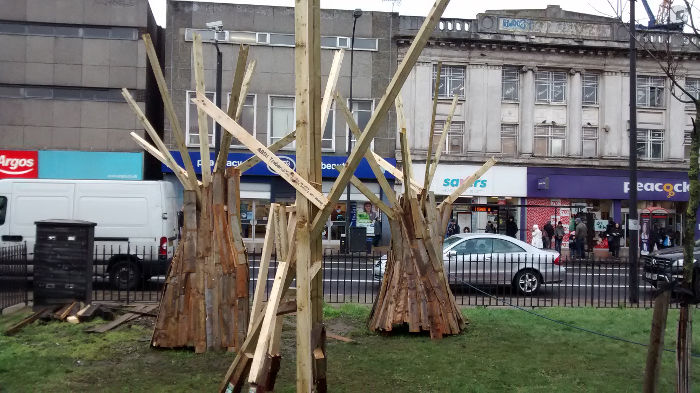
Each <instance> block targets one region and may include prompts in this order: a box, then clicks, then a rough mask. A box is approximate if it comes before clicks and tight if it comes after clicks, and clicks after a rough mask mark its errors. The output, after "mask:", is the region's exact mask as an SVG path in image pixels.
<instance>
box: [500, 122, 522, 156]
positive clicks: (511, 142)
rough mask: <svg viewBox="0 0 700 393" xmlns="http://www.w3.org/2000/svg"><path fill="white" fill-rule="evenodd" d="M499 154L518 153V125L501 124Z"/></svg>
mask: <svg viewBox="0 0 700 393" xmlns="http://www.w3.org/2000/svg"><path fill="white" fill-rule="evenodd" d="M501 154H503V155H505V156H517V155H518V125H517V124H501Z"/></svg>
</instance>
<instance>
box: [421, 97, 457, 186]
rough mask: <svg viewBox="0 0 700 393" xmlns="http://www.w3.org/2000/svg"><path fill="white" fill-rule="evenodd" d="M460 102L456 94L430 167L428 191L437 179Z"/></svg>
mask: <svg viewBox="0 0 700 393" xmlns="http://www.w3.org/2000/svg"><path fill="white" fill-rule="evenodd" d="M458 101H459V95H457V94H455V96H454V98H452V105H451V106H450V111H449V112H448V114H447V120H445V125H444V126H443V127H442V134H440V141H438V145H437V150H435V160H434V161H433V164H432V165H431V166H430V174H429V176H428V189H430V183H431V182H432V181H433V177H435V171H436V170H437V166H438V164H439V163H440V156H441V155H442V150H443V149H444V148H445V140H447V134H448V133H449V131H450V126H451V125H452V117H453V116H454V114H455V109H456V108H457V102H458Z"/></svg>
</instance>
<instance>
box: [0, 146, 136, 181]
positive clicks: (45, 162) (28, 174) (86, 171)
mask: <svg viewBox="0 0 700 393" xmlns="http://www.w3.org/2000/svg"><path fill="white" fill-rule="evenodd" d="M9 178H15V179H16V178H24V179H73V180H143V153H142V152H138V153H132V152H95V151H73V150H39V151H36V150H0V179H9Z"/></svg>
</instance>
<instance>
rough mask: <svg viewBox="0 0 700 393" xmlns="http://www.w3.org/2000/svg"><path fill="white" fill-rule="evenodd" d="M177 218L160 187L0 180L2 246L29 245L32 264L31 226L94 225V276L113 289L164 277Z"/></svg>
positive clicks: (169, 190)
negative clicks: (68, 222)
mask: <svg viewBox="0 0 700 393" xmlns="http://www.w3.org/2000/svg"><path fill="white" fill-rule="evenodd" d="M178 212H179V208H178V205H177V198H176V195H175V189H174V188H173V185H172V184H171V183H168V182H164V181H119V180H52V179H0V245H8V244H16V243H18V242H27V253H28V254H29V258H31V257H32V255H33V252H34V243H35V240H36V239H35V237H36V226H35V225H34V222H35V221H39V220H46V219H56V218H58V219H76V220H86V221H92V222H95V223H97V226H96V227H95V266H96V267H95V273H96V274H97V275H102V276H104V277H108V278H109V280H110V282H111V284H112V285H113V286H114V287H116V288H117V289H134V288H135V287H136V286H137V285H138V284H139V283H142V282H144V281H145V280H147V279H149V278H150V277H153V276H159V275H164V274H166V273H167V269H168V265H169V263H170V260H171V259H172V256H173V252H174V250H175V247H176V245H177V239H178Z"/></svg>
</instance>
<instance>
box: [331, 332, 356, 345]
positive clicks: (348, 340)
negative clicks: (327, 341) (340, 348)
mask: <svg viewBox="0 0 700 393" xmlns="http://www.w3.org/2000/svg"><path fill="white" fill-rule="evenodd" d="M326 337H328V338H332V339H333V340H338V341H342V342H344V343H354V342H355V340H353V339H351V338H347V337H343V336H339V335H337V334H333V333H326Z"/></svg>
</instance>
